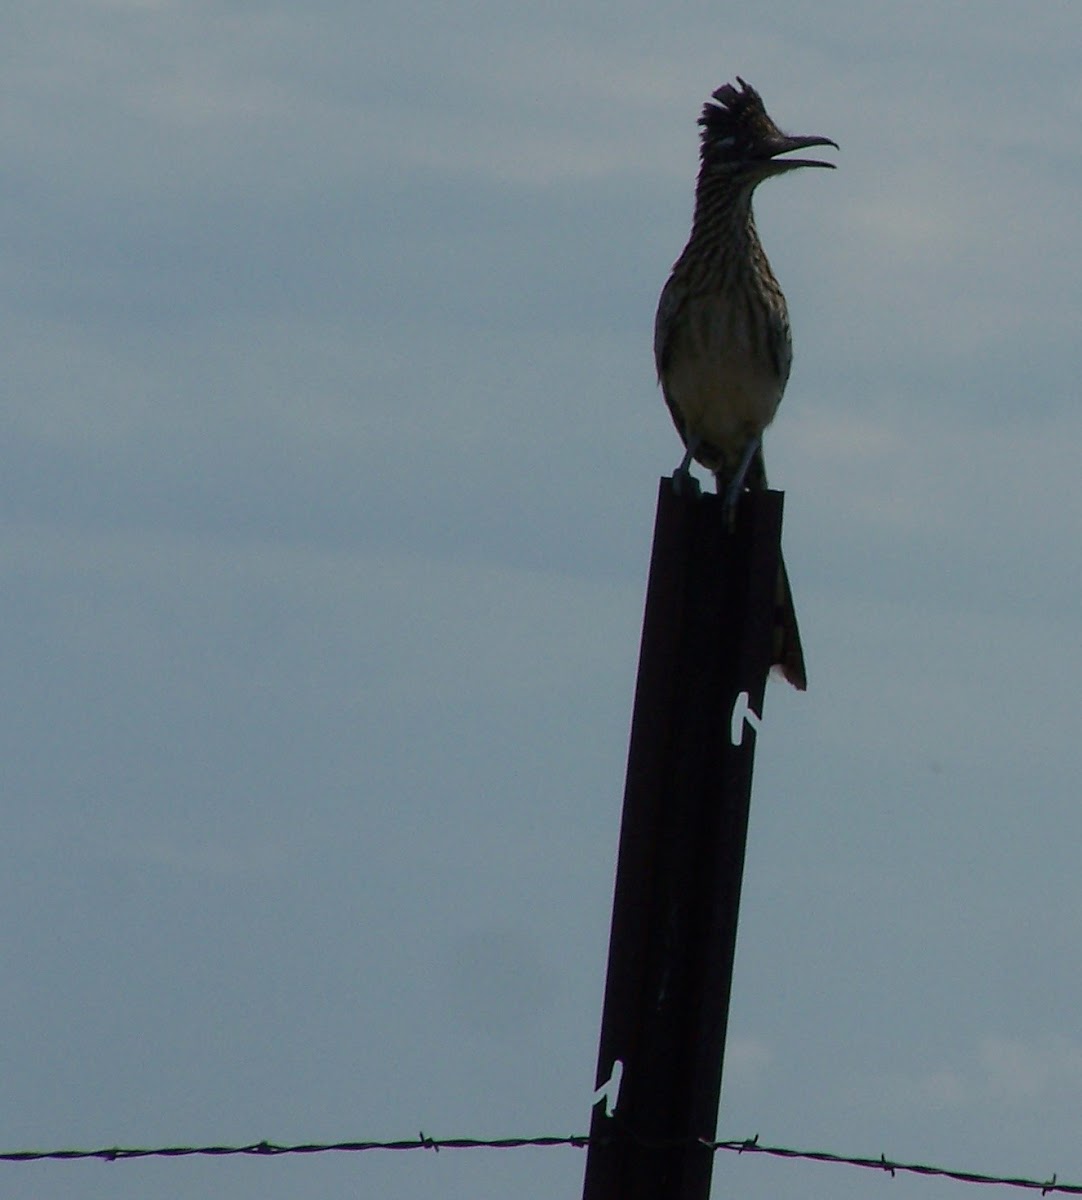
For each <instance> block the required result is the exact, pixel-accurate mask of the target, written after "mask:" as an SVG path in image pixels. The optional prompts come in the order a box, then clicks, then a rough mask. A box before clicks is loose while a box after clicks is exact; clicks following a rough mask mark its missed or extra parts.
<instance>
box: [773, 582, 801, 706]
mask: <svg viewBox="0 0 1082 1200" xmlns="http://www.w3.org/2000/svg"><path fill="white" fill-rule="evenodd" d="M774 665H775V666H776V667H777V668H778V669H779V670H780V671H781V673H782V675H784V676H785V678H786V679H787V680H788V681H789V683H791V684H792V685H793V687H795V688H796V689H797V691H798V692H804V691H807V688H808V675H807V672H806V671H805V669H804V647H803V646H802V645H801V644H800V627H799V626H798V625H797V623H796V609H795V608H794V607H793V593H792V590H791V589H790V587H789V574H788V572H787V571H786V570H785V562H784V560H783V561H782V563H781V564H780V565H779V567H778V590H777V595H776V599H775V608H774Z"/></svg>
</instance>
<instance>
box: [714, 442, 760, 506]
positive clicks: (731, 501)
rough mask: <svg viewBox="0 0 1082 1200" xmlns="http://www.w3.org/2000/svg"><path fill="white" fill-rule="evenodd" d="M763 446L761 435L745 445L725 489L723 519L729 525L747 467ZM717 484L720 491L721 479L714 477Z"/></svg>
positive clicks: (742, 487) (741, 489) (742, 488)
mask: <svg viewBox="0 0 1082 1200" xmlns="http://www.w3.org/2000/svg"><path fill="white" fill-rule="evenodd" d="M762 444H763V435H762V434H759V436H758V437H753V438H752V439H751V441H750V442H748V444H747V448H746V449H745V450H744V455H743V457H742V458H741V460H740V465H739V466H738V467H737V469H736V474H735V475H734V476H733V477H732V479H731V480H730V482H729V486H728V487H727V488H726V489H725V502H724V512H725V517H726V519H727V520H728V522H729V524H730V525H731V524H732V522H733V517H734V515H735V513H736V502H737V500H739V499H740V493H741V492H742V491H743V490H744V480H745V478H746V477H747V474H748V467H750V466H751V460H752V459H753V458H754V457H755V453H756V451H757V450H758V449H759V447H760V446H761V445H762ZM715 478H716V479H717V484H718V491H719V492H720V491H721V479H720V477H718V476H715Z"/></svg>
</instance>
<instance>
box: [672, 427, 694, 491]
mask: <svg viewBox="0 0 1082 1200" xmlns="http://www.w3.org/2000/svg"><path fill="white" fill-rule="evenodd" d="M699 441H700V439H699V438H697V437H693V438H691V439H690V440H689V441H688V443H687V451H686V452H685V454H684V457H683V458H682V459H681V460H680V465H679V466H678V467H677V468H676V470H675V471H673V473H672V481H673V490H674V491H675V492H676V494H677V495H678V496H679V495H680V494H681V493H682V492H683V490H684V488H687V489H688V490H689V491H690V493H691V494H692V495H693V496H697V495H698V494H699V481H698V480H697V479H696V478H695V476H694V475H692V473H691V460H692V459H693V458H694V457H695V451H696V450H697V449H698V448H699Z"/></svg>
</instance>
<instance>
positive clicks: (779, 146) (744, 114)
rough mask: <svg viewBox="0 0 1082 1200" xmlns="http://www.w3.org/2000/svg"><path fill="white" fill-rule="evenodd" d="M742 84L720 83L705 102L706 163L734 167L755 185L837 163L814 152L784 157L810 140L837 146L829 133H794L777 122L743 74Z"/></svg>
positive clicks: (702, 120)
mask: <svg viewBox="0 0 1082 1200" xmlns="http://www.w3.org/2000/svg"><path fill="white" fill-rule="evenodd" d="M736 82H737V83H738V84H739V85H740V88H739V90H738V89H737V88H735V87H733V85H732V84H731V83H727V84H725V86H724V87H720V88H718V90H717V91H716V92H714V94H713V98H712V100H710V101H707V103H706V104H705V105H704V106H703V115H702V116H701V117H700V118H699V124H700V125H701V126H702V134H701V137H702V147H701V154H702V161H703V166H704V167H711V168H716V169H719V170H723V171H728V172H731V173H732V175H733V178H734V180H736V179H739V180H741V181H746V182H747V183H750V184H752V185H754V184H756V183H759V182H760V181H761V180H763V179H768V178H769V177H770V176H771V175H781V174H784V172H786V171H793V170H796V168H797V167H829V168H833V166H834V164H833V163H830V162H821V161H819V160H818V159H814V158H779V157H778V155H780V154H787V153H789V151H791V150H803V149H805V148H806V147H808V146H833V147H834V149H835V150H837V149H838V143H837V142H835V141H832V140H831V139H830V138H828V137H818V136H815V137H790V136H789V134H787V133H782V131H781V130H780V129H779V128H778V127H777V125H775V124H774V122H773V121H772V120H771V119H770V117H769V116H768V115H767V111H766V109H765V108H764V107H763V100H762V97H761V96H760V95H759V93H758V92H757V91H756V90H755V89H754V88H753V87H752V86H751V85H750V84H747V83H745V82H744V80H743V79H741V78H739V76H738V77H737V80H736Z"/></svg>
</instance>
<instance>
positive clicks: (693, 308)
mask: <svg viewBox="0 0 1082 1200" xmlns="http://www.w3.org/2000/svg"><path fill="white" fill-rule="evenodd" d="M752 307H753V308H754V306H752ZM770 325H771V322H770V321H769V318H767V319H766V320H765V321H764V320H762V319H760V320H759V321H756V320H754V319H752V315H751V313H750V312H749V309H748V307H747V306H744V305H740V304H734V303H731V302H728V301H727V300H725V299H723V298H721V297H714V296H710V297H703V298H701V299H695V300H689V302H688V311H687V312H686V313H685V319H684V321H682V322H681V323H680V327H679V332H677V331H674V333H675V335H676V341H677V342H679V343H682V344H679V345H672V346H671V347H670V351H669V353H668V354H667V355H666V358H667V360H668V361H667V363H666V369H665V372H664V376H663V378H662V381H661V382H662V385H663V387H664V390H665V398H666V399H667V400H668V402H669V404H670V405H671V406H672V408H673V410H674V413H678V414H679V416H680V418H681V419H682V421H683V424H684V435H685V440H687V439H688V438H689V437H698V438H700V439H702V440H703V441H704V442H708V443H710V444H711V445H713V446H716V447H717V448H718V449H719V450H720V451H722V452H723V454H724V455H725V457H726V458H729V457H733V458H739V456H740V455H741V454H742V453H743V450H744V447H745V446H746V445H747V442H748V439H749V438H751V437H756V436H758V435H759V434H760V433H762V431H763V430H764V429H765V428H766V427H767V426H768V425H769V424H770V422H771V421H772V420H773V419H774V414H775V413H776V412H777V409H778V405H779V403H780V402H781V397H782V393H783V392H784V390H785V382H786V379H787V377H788V374H789V360H790V357H791V350H790V345H789V338H788V329H787V328H785V327H784V324H782V325H781V326H778V325H777V323H775V327H773V328H771V327H770Z"/></svg>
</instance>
